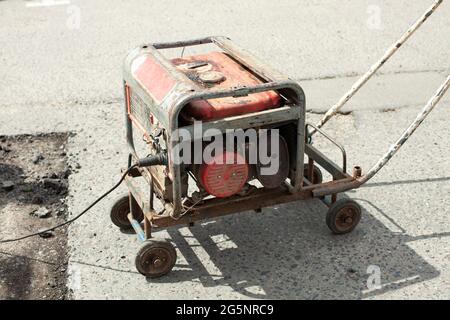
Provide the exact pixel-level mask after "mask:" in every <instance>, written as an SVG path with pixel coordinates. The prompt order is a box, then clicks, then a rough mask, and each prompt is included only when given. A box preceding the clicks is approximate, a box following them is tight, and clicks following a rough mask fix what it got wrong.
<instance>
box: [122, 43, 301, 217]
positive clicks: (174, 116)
mask: <svg viewBox="0 0 450 320" xmlns="http://www.w3.org/2000/svg"><path fill="white" fill-rule="evenodd" d="M207 43H213V44H216V45H217V46H218V47H219V48H221V49H222V50H224V51H225V52H226V53H227V54H229V55H230V56H232V57H233V58H234V59H236V60H237V61H239V62H240V63H241V64H243V65H244V66H245V67H248V68H249V69H250V70H251V71H252V72H255V73H256V74H258V76H260V77H261V78H262V79H265V80H266V81H267V82H266V83H263V84H259V85H255V86H251V87H241V88H234V89H229V90H215V91H209V90H204V89H201V88H199V87H196V86H193V85H192V82H191V81H190V80H189V79H188V78H187V77H186V76H185V75H184V74H183V73H182V72H180V71H179V70H177V69H176V68H175V67H174V66H173V65H172V64H171V63H170V61H169V60H167V59H166V58H165V57H164V56H163V55H162V54H161V53H159V52H158V49H168V48H177V47H186V46H194V45H200V44H207ZM143 53H144V54H149V55H151V56H152V57H153V58H155V60H156V61H157V62H158V63H160V64H161V65H162V66H163V67H164V68H165V69H166V70H167V71H168V72H169V73H170V75H171V76H172V77H173V78H174V79H176V80H177V81H178V84H177V86H176V87H175V88H174V89H173V90H172V91H174V90H179V93H174V94H172V95H171V94H169V97H168V98H166V99H165V100H164V101H163V102H162V103H161V104H160V105H155V104H154V101H151V100H150V99H149V98H146V96H147V95H146V94H145V92H143V90H142V89H141V88H140V87H139V84H138V83H137V82H136V81H135V80H134V79H133V76H132V75H131V74H130V72H129V70H130V66H131V63H132V61H133V60H134V58H136V57H137V56H138V55H140V54H143ZM124 80H125V81H124V83H125V84H127V83H129V84H131V85H132V88H133V90H134V91H136V92H137V93H138V95H139V96H140V97H141V98H142V99H143V100H144V102H145V103H146V105H148V107H149V108H150V111H151V112H152V113H153V114H155V116H156V117H157V118H158V120H159V121H160V122H161V123H162V125H163V126H164V127H165V128H167V129H168V134H169V139H170V141H169V145H170V147H169V165H168V167H169V175H170V177H171V180H172V182H173V190H172V191H173V203H172V209H173V212H172V215H173V217H174V218H179V216H180V215H181V213H182V204H181V201H182V199H181V174H180V166H179V165H176V164H175V163H174V162H173V161H172V159H171V155H170V150H173V148H174V146H175V145H176V144H177V143H178V141H177V140H176V139H172V138H171V137H172V134H173V133H174V132H176V130H177V129H179V126H178V115H179V113H180V112H181V110H182V109H183V108H184V107H185V106H186V105H187V104H189V103H190V102H192V101H194V100H207V99H214V98H221V97H227V96H246V95H248V94H252V93H258V92H265V91H271V90H288V91H289V93H290V94H292V95H293V97H292V98H293V99H294V101H293V104H291V105H289V107H290V108H298V109H299V110H298V112H286V110H283V109H280V110H278V109H273V110H268V111H267V112H259V113H254V114H251V115H244V116H239V117H233V118H235V119H234V120H235V124H238V123H241V124H242V125H243V124H244V122H243V121H242V120H243V119H245V118H246V117H247V118H248V117H253V126H258V125H268V124H272V123H277V122H280V121H282V120H286V121H292V120H295V121H296V122H297V160H296V165H297V168H303V163H304V141H305V95H304V92H303V90H302V88H301V87H300V86H299V84H298V83H296V82H294V81H292V80H290V79H289V78H287V77H286V76H284V75H282V74H281V73H279V72H277V71H275V70H273V69H271V68H270V67H269V66H267V65H265V64H263V63H262V62H260V61H259V60H257V59H256V58H255V57H253V56H252V55H251V54H249V53H248V52H246V51H244V50H243V49H241V48H239V47H237V46H236V45H234V44H233V43H232V42H231V41H229V39H228V38H226V37H208V38H202V39H196V40H188V41H179V42H171V43H157V44H153V45H143V46H140V47H138V48H136V49H134V50H132V51H131V52H130V54H129V55H128V56H127V59H126V60H125V65H124ZM124 91H125V93H126V91H127V89H126V86H125V89H124ZM125 103H126V105H127V106H128V101H125ZM164 110H165V112H164ZM263 114H265V115H266V116H265V117H263V118H261V119H259V120H258V119H257V117H258V116H259V115H263ZM271 116H272V120H270V118H271ZM126 117H127V121H126V128H127V141H128V147H129V149H130V154H131V155H132V156H133V157H135V158H136V159H137V158H138V156H137V153H136V149H135V147H134V143H133V142H132V139H133V134H132V121H131V119H130V118H129V117H128V115H127V116H126ZM239 118H241V119H242V120H241V119H239ZM221 123H222V124H225V125H224V126H223V127H225V126H226V124H229V123H230V119H228V118H226V119H223V120H219V121H217V122H216V124H217V125H220V124H221ZM302 181H303V170H296V176H295V177H294V178H293V179H292V185H291V186H290V188H289V190H290V192H297V191H299V190H301V188H302Z"/></svg>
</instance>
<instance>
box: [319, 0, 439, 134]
mask: <svg viewBox="0 0 450 320" xmlns="http://www.w3.org/2000/svg"><path fill="white" fill-rule="evenodd" d="M442 2H443V0H436V1H435V2H434V4H433V5H432V6H431V7H430V8H428V9H427V11H426V12H425V13H424V14H423V15H422V16H421V17H420V18H419V19H418V20H417V21H416V22H415V23H414V24H413V25H412V26H411V27H410V28H409V29H408V30H407V31H406V32H405V33H404V34H403V35H402V36H401V38H400V39H399V40H397V42H395V43H394V44H393V45H392V46H391V47H390V48H389V49H388V50H387V51H386V52H385V54H384V55H383V56H382V57H381V58H380V59H379V60H378V61H377V62H376V63H375V64H374V65H372V66H371V67H370V69H369V70H368V71H367V72H366V73H365V74H364V75H363V76H362V77H361V78H359V79H358V81H356V82H355V83H354V84H353V86H352V87H351V89H350V90H349V91H348V92H347V93H345V95H343V96H342V97H341V99H339V101H338V102H337V103H336V104H335V105H334V106H332V107H331V108H330V109H329V110H328V111H327V112H326V113H325V115H324V116H323V118H322V119H321V120H320V121H319V122H318V123H317V125H316V126H317V127H318V128H319V129H320V128H321V127H323V125H324V124H325V123H327V122H328V120H330V119H331V118H332V117H334V116H335V115H336V114H337V113H338V112H339V110H340V109H342V107H343V106H344V105H345V104H347V102H348V101H349V100H350V99H351V98H352V97H353V96H354V95H355V94H356V93H357V92H358V91H359V90H360V89H361V88H362V87H363V86H364V85H365V84H366V83H367V81H369V79H370V78H372V76H373V75H374V74H375V73H376V72H377V71H378V70H379V69H380V68H381V67H382V66H384V65H385V64H386V62H387V61H388V60H389V59H390V58H391V57H392V56H393V55H394V54H395V53H396V52H397V51H398V50H399V49H400V47H401V46H402V45H403V44H404V43H405V42H406V41H407V40H408V39H409V38H410V37H411V36H412V35H413V34H414V33H415V32H416V31H417V29H419V28H420V26H422V25H423V24H424V23H425V21H427V20H428V18H429V17H430V16H431V15H432V14H433V13H434V12H435V11H436V9H437V8H438V7H439V6H440V5H441V4H442ZM315 133H316V131H315V130H314V131H313V132H312V133H311V135H313V134H315Z"/></svg>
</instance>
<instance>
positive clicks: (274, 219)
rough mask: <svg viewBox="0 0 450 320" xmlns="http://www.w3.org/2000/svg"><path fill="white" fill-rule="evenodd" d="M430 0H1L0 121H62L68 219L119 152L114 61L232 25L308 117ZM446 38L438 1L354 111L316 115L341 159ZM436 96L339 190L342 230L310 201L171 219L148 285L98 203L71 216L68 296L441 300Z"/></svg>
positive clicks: (447, 137)
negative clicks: (390, 152) (164, 256)
mask: <svg viewBox="0 0 450 320" xmlns="http://www.w3.org/2000/svg"><path fill="white" fill-rule="evenodd" d="M431 3H432V1H431V0H428V1H427V0H420V1H414V2H411V1H406V0H399V1H381V0H371V1H360V0H346V1H337V0H322V1H321V0H315V1H306V0H304V1H287V0H280V1H232V0H231V1H216V0H212V1H183V2H179V1H144V0H130V1H110V0H108V1H106V0H99V1H89V0H85V1H83V0H79V1H77V0H71V1H62V0H61V1H59V0H55V1H53V2H51V1H21V0H16V1H14V0H3V1H0V74H1V77H0V134H11V135H12V134H25V133H26V134H34V133H38V132H73V133H74V134H72V135H71V137H70V139H69V154H68V157H69V161H70V162H71V163H79V164H80V165H81V168H80V169H79V170H78V171H77V172H75V173H73V174H72V175H71V176H70V178H69V194H70V195H69V209H70V211H71V213H72V214H76V213H78V212H79V211H81V210H82V209H83V208H84V206H86V205H87V204H88V203H90V202H91V201H92V200H93V199H94V198H95V197H96V196H97V195H98V194H100V193H101V192H103V191H104V190H106V189H108V188H109V187H110V186H111V185H112V184H113V183H114V181H116V180H117V179H118V176H119V168H120V167H121V166H124V165H125V164H126V144H125V139H124V127H123V114H122V112H123V109H122V88H121V79H122V78H121V72H122V71H121V68H122V61H123V58H124V57H125V55H126V53H127V51H128V50H129V49H131V48H133V47H135V46H137V45H139V44H141V43H145V42H162V41H173V40H183V39H189V38H198V37H203V36H208V35H226V36H229V37H230V38H231V39H232V40H234V41H235V42H236V43H238V44H239V45H241V46H242V47H244V48H246V49H248V50H249V51H251V52H253V53H254V54H256V55H257V56H258V57H260V58H261V59H262V60H264V61H266V62H267V63H270V64H272V65H273V66H274V67H275V68H276V69H278V70H280V71H282V72H284V73H286V74H288V75H289V76H290V77H291V78H292V79H295V80H296V81H298V82H299V83H300V84H301V85H302V87H303V88H304V89H305V92H306V96H307V109H308V115H307V116H308V120H309V121H312V122H315V121H317V120H318V119H319V118H320V113H321V112H323V111H324V110H326V109H327V108H328V107H330V106H331V105H332V104H333V103H334V102H336V101H337V99H338V98H339V97H340V96H341V95H342V94H343V93H344V92H345V91H346V90H347V89H348V88H349V87H350V86H351V84H352V83H353V82H354V81H355V80H356V79H357V77H358V76H359V75H361V74H363V73H364V72H365V71H366V70H367V69H368V68H369V66H370V65H371V64H372V63H373V62H375V61H376V60H377V59H378V58H379V57H380V56H381V55H382V54H383V53H384V51H385V49H386V48H387V47H388V46H390V45H391V44H392V43H393V42H394V41H395V40H396V39H397V38H398V37H399V36H400V35H401V34H402V33H403V32H404V31H405V30H406V29H407V28H408V27H409V25H410V24H411V23H412V22H414V20H415V19H416V18H417V17H419V16H420V15H421V14H422V13H423V12H424V11H425V9H426V8H427V7H428V6H430V5H431ZM449 34H450V3H448V2H444V4H443V5H442V6H441V8H440V9H439V10H438V11H437V12H436V14H435V15H433V16H432V17H431V18H430V20H429V21H428V22H427V23H426V24H425V25H424V26H423V28H421V29H420V30H419V31H418V33H417V34H416V35H415V36H414V38H412V39H411V40H410V42H408V43H407V45H405V46H404V47H403V48H401V50H400V51H399V53H398V54H397V55H396V56H395V57H394V58H393V59H392V60H391V61H390V62H389V63H388V64H387V65H386V66H385V67H384V68H383V70H382V71H381V72H380V73H379V74H378V75H377V76H376V77H375V78H374V79H372V81H371V82H370V84H369V85H367V86H366V87H365V88H364V89H363V90H362V91H361V92H360V93H359V94H358V95H357V96H356V97H355V99H354V100H352V102H351V103H349V104H348V106H347V107H346V108H345V109H344V110H345V111H351V112H350V113H346V115H341V116H339V117H337V118H336V119H334V120H332V121H331V122H330V123H328V124H327V125H326V127H325V128H326V130H327V131H328V132H329V133H330V134H331V135H332V136H334V137H335V138H336V139H338V140H339V141H341V142H342V143H344V145H345V146H346V147H347V150H348V156H349V167H351V166H353V165H354V164H359V165H361V166H362V167H363V168H365V169H367V168H369V167H370V166H371V165H372V164H373V163H374V162H375V161H376V160H377V159H378V157H380V156H381V155H382V154H383V153H384V152H385V151H386V149H387V147H388V146H389V145H390V143H392V142H394V140H395V139H396V138H397V137H398V135H399V134H400V133H401V132H402V130H403V129H404V128H406V126H407V125H408V124H409V121H411V120H412V119H414V117H415V115H416V113H417V112H418V111H419V110H420V108H421V107H422V106H423V105H424V104H425V102H426V101H427V100H428V98H429V97H430V96H431V95H432V94H433V93H434V91H435V90H436V89H437V87H438V86H439V85H440V83H442V82H443V81H444V79H445V78H446V76H448V74H449V73H450V41H449ZM187 53H188V52H187ZM187 53H186V54H187ZM449 106H450V94H447V95H446V96H445V97H444V99H443V100H442V101H441V104H440V105H439V106H438V107H437V108H436V109H435V111H434V112H433V113H432V114H431V115H430V117H429V118H428V119H427V120H426V121H425V122H424V124H423V126H422V127H421V128H420V129H419V130H418V131H417V133H416V134H415V135H414V136H413V137H412V138H411V139H410V140H409V141H408V143H407V144H406V145H405V146H404V148H403V149H402V150H401V152H400V153H399V154H398V156H396V157H395V159H393V160H392V162H390V163H389V165H388V166H386V167H385V168H384V169H383V170H382V171H381V172H380V174H379V175H377V176H376V177H375V178H374V179H373V180H371V181H370V182H369V184H368V185H366V186H365V187H364V188H361V189H359V190H357V191H352V192H347V193H346V194H345V195H343V196H345V197H351V198H353V199H356V200H357V201H358V202H359V203H360V204H361V206H362V208H363V218H362V221H361V223H360V225H359V226H358V227H357V229H356V230H355V231H354V232H353V233H352V234H349V235H346V236H342V237H336V236H333V235H332V234H331V233H330V231H329V230H328V229H327V227H326V225H325V212H326V210H325V207H324V206H323V204H322V203H321V202H320V201H318V200H311V201H306V202H297V203H292V204H286V205H281V206H277V207H274V208H268V209H264V211H263V213H262V214H254V213H249V212H247V213H242V214H237V215H233V216H229V217H225V218H221V219H217V220H211V221H207V222H205V223H201V224H197V225H195V226H194V227H192V228H188V227H177V228H170V229H168V230H166V231H160V232H157V233H155V236H157V237H162V238H168V239H171V240H172V241H173V242H174V243H175V245H176V247H177V250H178V261H177V265H176V267H175V269H174V270H173V272H172V273H171V274H170V275H168V276H166V277H164V278H160V279H157V280H146V279H145V278H144V277H142V276H141V275H140V274H138V273H137V272H136V270H135V268H134V256H135V254H136V252H137V250H138V248H139V243H138V240H137V239H136V237H135V236H133V235H132V234H124V233H121V232H120V231H119V230H117V229H116V228H115V227H114V226H113V225H112V224H111V223H110V221H109V217H108V214H109V213H108V208H109V206H110V205H111V202H112V200H113V197H110V198H108V200H106V201H104V202H102V203H101V204H100V205H99V206H97V207H96V208H95V210H93V211H92V212H91V213H90V214H89V215H87V216H85V217H83V218H82V219H81V220H79V221H77V222H76V223H75V224H73V225H72V226H71V228H70V233H69V245H70V250H71V251H70V261H69V270H70V276H69V279H68V286H69V288H70V290H71V292H72V296H73V298H76V299H88V298H94V299H104V298H107V299H113V298H138V299H158V298H166V299H195V298H206V299H208V298H219V299H220V298H262V299H265V298H274V299H285V298H293V299H320V298H328V299H343V298H349V299H391V298H399V299H412V298H426V299H431V298H441V299H448V298H450V268H449V265H450V209H449V208H450V166H449V165H448V163H449V159H450V148H449V147H448V146H449V142H450V130H449V121H448V119H449V116H450V112H449V110H450V108H449ZM322 148H323V151H324V152H325V153H327V154H330V155H331V156H334V157H335V159H336V161H338V160H339V157H338V154H337V153H335V152H334V149H333V148H332V146H329V145H325V144H324V145H323V146H322ZM124 190H125V189H124V188H122V189H121V192H123V191H124ZM119 193H120V192H117V193H116V195H117V194H119ZM378 275H379V277H378V279H380V282H379V285H375V286H374V285H373V284H374V283H375V284H378V283H377V282H376V281H375V282H374V279H375V278H374V276H375V277H377V276H378ZM368 284H369V285H368ZM371 284H372V285H371Z"/></svg>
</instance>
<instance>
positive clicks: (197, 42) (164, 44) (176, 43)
mask: <svg viewBox="0 0 450 320" xmlns="http://www.w3.org/2000/svg"><path fill="white" fill-rule="evenodd" d="M216 38H226V39H229V38H228V37H224V36H220V37H217V36H216V37H205V38H197V39H191V40H183V41H172V42H158V43H152V44H151V46H153V47H154V48H155V49H173V48H181V47H192V46H197V45H200V44H207V43H213V42H214V39H216Z"/></svg>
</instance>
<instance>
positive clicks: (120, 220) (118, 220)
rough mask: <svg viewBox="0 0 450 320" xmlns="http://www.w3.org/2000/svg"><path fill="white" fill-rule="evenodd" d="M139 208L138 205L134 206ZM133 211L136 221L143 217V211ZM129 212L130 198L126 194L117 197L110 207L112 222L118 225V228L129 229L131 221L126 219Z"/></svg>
mask: <svg viewBox="0 0 450 320" xmlns="http://www.w3.org/2000/svg"><path fill="white" fill-rule="evenodd" d="M136 207H137V208H139V206H136ZM137 211H138V212H133V213H134V216H135V218H136V220H137V221H139V222H141V221H142V220H143V219H144V213H143V212H142V210H137ZM129 213H130V198H129V196H128V195H123V196H121V197H120V198H118V199H117V200H116V201H115V202H114V204H113V206H112V207H111V212H110V217H111V221H112V223H114V224H115V225H116V226H118V227H119V228H120V229H130V228H131V223H130V220H128V217H127V216H128V214H129Z"/></svg>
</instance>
